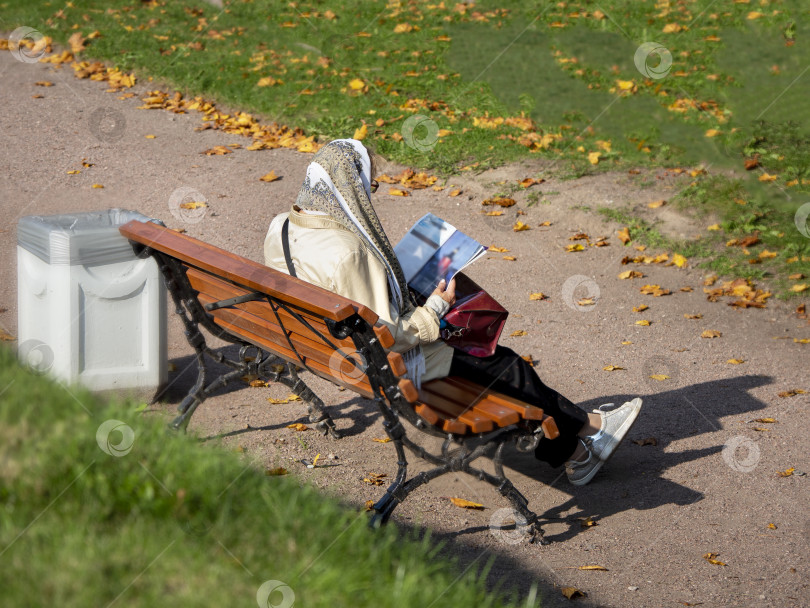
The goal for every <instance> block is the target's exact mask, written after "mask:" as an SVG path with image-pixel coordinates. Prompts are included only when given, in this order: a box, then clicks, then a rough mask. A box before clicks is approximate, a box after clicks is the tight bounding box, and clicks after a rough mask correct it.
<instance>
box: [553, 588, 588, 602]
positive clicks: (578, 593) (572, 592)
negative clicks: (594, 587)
mask: <svg viewBox="0 0 810 608" xmlns="http://www.w3.org/2000/svg"><path fill="white" fill-rule="evenodd" d="M560 593H562V594H563V595H564V596H565V597H566V598H567V599H569V600H572V599H574V598H576V597H588V594H587V593H585V592H584V591H582V590H581V589H577V588H576V587H563V588H562V589H560Z"/></svg>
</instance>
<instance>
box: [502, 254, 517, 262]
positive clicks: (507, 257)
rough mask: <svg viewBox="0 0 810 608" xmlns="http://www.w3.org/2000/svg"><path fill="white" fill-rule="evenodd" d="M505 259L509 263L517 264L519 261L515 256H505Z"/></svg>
mask: <svg viewBox="0 0 810 608" xmlns="http://www.w3.org/2000/svg"><path fill="white" fill-rule="evenodd" d="M503 259H504V260H506V261H507V262H515V261H517V258H516V257H515V256H513V255H505V256H503Z"/></svg>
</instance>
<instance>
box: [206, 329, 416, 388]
mask: <svg viewBox="0 0 810 608" xmlns="http://www.w3.org/2000/svg"><path fill="white" fill-rule="evenodd" d="M217 323H218V324H219V325H221V326H222V327H223V328H225V329H227V330H229V331H231V332H232V333H234V334H235V335H238V336H240V337H243V339H244V340H246V341H247V342H251V343H252V344H255V345H256V346H258V347H259V348H264V349H265V350H270V351H272V352H273V353H274V354H277V355H278V356H280V357H282V358H283V359H286V360H287V361H288V362H290V363H292V364H295V365H301V361H300V360H299V359H298V357H296V356H295V353H293V352H292V351H291V350H290V349H289V347H287V348H285V347H283V346H280V345H278V344H276V343H275V342H273V341H271V340H269V339H267V338H266V337H264V336H257V335H255V334H252V333H249V332H245V331H244V330H242V329H240V328H238V327H236V326H233V325H231V324H230V323H228V322H227V321H226V320H224V319H217ZM304 363H305V364H306V365H307V367H308V368H309V369H311V370H312V371H313V372H315V373H316V374H318V375H319V376H320V377H321V378H324V379H325V380H329V381H330V382H334V383H335V384H338V385H340V386H343V387H346V388H348V389H351V390H353V391H355V392H356V393H359V394H361V395H362V396H363V397H366V398H368V399H373V398H374V393H373V391H372V390H371V385H370V384H369V383H368V382H366V381H365V380H357V381H353V382H346V381H344V380H342V379H340V378H339V377H336V376H335V375H334V374H333V373H332V370H331V369H329V366H327V365H323V364H322V363H320V362H318V361H316V360H314V359H308V358H306V357H304ZM408 382H410V381H409V380H408Z"/></svg>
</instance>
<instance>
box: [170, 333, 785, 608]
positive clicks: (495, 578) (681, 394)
mask: <svg viewBox="0 0 810 608" xmlns="http://www.w3.org/2000/svg"><path fill="white" fill-rule="evenodd" d="M231 349H233V352H230V351H231ZM224 352H226V353H227V354H228V355H233V354H235V347H226V349H225V351H224ZM173 363H174V365H175V367H176V372H175V373H174V374H172V377H171V378H170V381H169V384H168V385H167V387H166V388H165V389H164V390H163V391H162V393H161V394H160V396H159V400H160V401H161V402H163V403H168V404H175V405H176V404H178V403H179V402H180V401H182V399H183V397H184V396H185V394H186V393H187V392H188V390H189V389H190V388H191V387H192V386H193V385H194V382H195V381H196V379H197V366H196V359H195V357H194V356H186V357H181V358H178V359H175V360H173ZM208 369H209V373H208V381H210V380H212V379H214V378H216V377H217V376H218V375H219V374H221V373H223V372H225V371H227V370H228V369H229V368H227V367H226V366H224V365H221V364H216V363H212V362H210V361H209V368H208ZM303 379H304V381H305V382H307V383H309V382H310V376H309V374H304V375H303ZM772 382H773V379H772V378H771V377H769V376H762V375H750V376H738V377H734V378H726V379H722V380H716V381H710V382H703V383H700V384H693V385H689V386H683V387H679V388H675V389H673V390H668V391H661V392H656V393H652V394H648V395H642V397H643V399H644V407H643V409H642V413H641V415H640V416H639V419H638V421H637V422H636V425H635V426H634V427H633V430H632V431H631V433H630V435H629V436H628V438H627V441H625V443H624V444H623V445H622V447H621V449H620V450H619V451H617V453H616V455H615V456H614V457H613V458H612V459H611V461H610V463H608V465H606V466H605V468H604V469H603V470H602V471H600V473H599V474H598V475H597V477H596V478H594V480H593V481H592V482H591V483H590V484H588V485H587V486H583V487H578V488H577V487H574V486H572V485H570V484H569V483H568V481H567V479H566V478H565V475H564V473H563V472H562V470H561V469H552V468H550V467H548V466H546V465H544V464H543V463H540V462H538V461H537V460H536V459H535V458H534V457H533V455H532V454H524V453H520V452H517V451H516V450H514V449H512V450H510V451H509V452H508V453H507V454H506V458H505V464H506V466H507V468H508V469H512V470H514V471H517V472H519V473H521V474H523V475H525V476H527V477H530V478H531V479H534V480H535V481H537V482H539V483H540V484H542V485H543V486H548V487H554V488H556V489H557V490H561V491H563V492H565V493H567V494H569V498H568V499H567V500H565V501H564V502H562V503H559V504H548V503H547V502H545V503H544V501H543V498H542V495H540V496H532V495H527V498H528V499H529V506H530V508H532V509H533V510H535V512H537V513H538V514H539V515H540V523H541V525H543V526H547V525H549V524H556V526H555V530H556V529H559V528H560V527H561V526H560V525H559V524H561V523H562V524H563V525H562V528H563V529H562V531H561V532H555V533H552V534H549V533H547V534H546V537H545V538H546V540H548V541H550V542H564V541H567V540H570V539H572V538H574V537H576V536H578V535H579V534H582V533H585V532H587V530H588V529H587V528H585V527H583V526H582V523H581V522H582V518H586V517H590V518H592V519H594V520H596V521H599V520H604V519H607V518H609V517H611V516H612V515H616V514H618V513H621V512H624V511H628V510H631V509H636V510H647V509H655V508H658V507H661V506H664V505H668V504H672V505H678V506H688V505H691V504H693V503H696V502H698V501H700V500H702V499H703V498H704V495H703V494H702V493H701V492H699V491H696V490H694V489H692V488H690V487H688V486H687V485H683V484H680V483H677V482H675V481H672V480H671V479H668V478H667V477H665V476H664V473H665V472H666V471H668V470H670V469H673V468H675V467H677V466H679V465H682V464H684V463H688V462H692V461H695V460H699V459H702V458H706V457H718V458H719V457H720V453H721V452H722V450H723V443H719V442H718V441H720V440H717V441H712V440H710V441H708V443H710V445H708V446H706V445H705V444H706V443H707V441H706V440H705V439H704V440H703V441H702V443H703V444H704V446H705V447H701V448H696V449H683V450H677V451H676V450H669V451H668V450H667V448H668V447H669V446H670V445H671V444H674V443H675V442H677V441H680V440H684V439H688V438H692V437H698V436H700V435H703V434H706V433H713V432H715V431H720V430H722V422H721V421H722V419H723V418H726V417H730V416H739V415H743V414H750V413H752V412H755V411H757V410H762V409H764V408H765V407H766V404H765V403H763V402H762V401H759V400H758V399H756V398H754V397H753V396H751V395H750V393H749V391H750V390H751V389H755V388H757V387H761V386H765V385H768V384H771V383H772ZM244 388H246V387H245V385H244V383H242V382H239V381H235V382H232V383H231V384H229V385H227V386H225V387H220V388H218V389H217V390H216V391H214V392H213V393H212V395H211V396H215V395H225V394H229V393H235V392H237V391H240V390H242V389H244ZM316 392H317V391H316ZM636 396H637V394H616V395H609V396H605V397H602V398H599V399H595V400H589V401H585V402H583V403H580V404H579V405H580V406H581V407H583V408H584V409H586V410H591V409H594V408H596V407H598V406H599V405H600V404H603V403H610V402H613V403H618V404H620V403H624V402H625V401H628V400H630V399H632V398H634V397H636ZM345 397H346V399H345V400H342V401H341V402H340V403H333V404H329V403H327V408H328V409H329V411H330V412H331V414H332V417H333V418H334V419H335V421H336V423H337V426H338V429H340V430H341V431H342V432H343V433H344V436H345V437H351V436H353V435H358V434H360V433H361V432H363V430H365V429H366V428H367V427H368V426H369V425H371V424H372V423H373V422H374V421H376V420H377V418H379V412H377V410H376V406H375V405H374V404H373V403H372V402H371V401H369V400H367V399H364V398H362V397H359V396H355V395H353V394H352V393H349V392H348V391H347V392H346V393H345ZM352 406H356V407H352ZM201 407H205V404H203V406H201ZM347 410H350V411H347ZM306 420H307V413H306V409H305V408H304V407H302V410H301V415H300V417H298V418H297V419H296V420H285V421H284V422H282V423H280V424H274V425H266V426H262V427H250V428H247V429H240V430H237V431H232V432H229V433H224V434H219V435H212V436H211V437H206V438H201V439H202V440H206V439H212V438H216V437H228V436H232V435H239V434H242V433H248V432H261V431H271V430H278V429H281V428H284V427H285V426H286V425H287V424H289V423H290V422H306ZM347 423H348V424H350V426H347ZM409 428H410V427H409ZM651 437H652V438H655V440H656V442H657V445H644V446H640V445H637V444H634V443H633V440H640V439H644V438H651ZM414 460H415V457H414V456H413V455H412V454H409V461H414ZM517 485H518V487H519V489H521V490H522V491H524V493H525V492H526V491H525V488H521V487H520V486H521V485H522V484H520V483H519V482H518V484H517ZM396 525H397V526H398V527H399V528H401V529H402V530H403V531H406V530H407V531H408V532H409V533H416V534H417V535H423V534H425V533H426V531H425V530H424V529H422V528H418V527H415V526H410V525H408V524H406V523H404V522H397V524H396ZM488 531H489V528H488V527H484V526H471V527H468V528H464V529H460V530H456V531H452V532H442V533H437V532H432V533H431V534H432V536H433V537H434V538H435V539H437V540H439V541H440V542H442V543H443V545H444V547H443V549H442V550H441V552H440V554H442V555H447V556H448V557H449V556H453V557H456V558H458V560H459V564H460V568H461V569H467V568H476V569H479V568H483V567H484V565H486V564H488V563H489V562H490V560H493V558H495V559H494V560H493V561H492V563H491V564H490V566H491V567H490V569H489V570H488V572H487V581H488V585H489V586H490V587H491V588H493V589H496V588H500V589H504V588H506V589H513V590H515V592H517V593H518V594H519V596H520V597H521V598H525V597H527V595H528V594H529V593H531V587H532V585H535V584H536V585H537V588H538V591H539V594H540V597H541V598H542V603H543V605H544V606H557V605H559V606H563V605H567V604H568V603H569V600H566V599H565V598H564V597H563V596H562V595H561V594H560V591H559V586H558V585H556V584H555V583H554V582H553V581H551V580H549V579H547V578H539V577H538V575H537V572H536V571H533V570H529V569H527V568H525V566H524V565H523V564H521V563H520V561H518V560H517V559H515V558H514V557H513V556H512V555H510V553H509V545H503V546H501V545H498V546H496V548H495V549H491V548H485V547H478V546H476V543H475V541H474V538H475V537H474V536H473V535H474V534H475V533H481V532H484V533H487V532H488ZM467 537H470V538H471V539H473V543H472V544H470V542H469V541H467V540H465V539H466V538H467ZM542 551H543V547H542V546H539V545H538V546H537V552H538V555H539V556H541V557H542ZM577 604H578V605H580V606H583V607H585V606H596V605H597V604H595V603H593V602H592V601H591V600H590V599H588V598H581V599H579V600H578V601H577Z"/></svg>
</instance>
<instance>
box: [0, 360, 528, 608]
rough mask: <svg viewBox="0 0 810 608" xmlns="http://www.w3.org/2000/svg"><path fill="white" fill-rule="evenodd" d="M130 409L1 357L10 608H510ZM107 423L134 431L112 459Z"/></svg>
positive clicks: (324, 504)
mask: <svg viewBox="0 0 810 608" xmlns="http://www.w3.org/2000/svg"><path fill="white" fill-rule="evenodd" d="M135 409H136V405H135V404H133V403H106V402H102V401H100V400H99V399H97V398H95V397H93V396H92V395H91V394H89V393H87V392H86V391H84V390H81V389H78V388H70V389H69V390H68V389H65V388H62V387H60V386H57V385H55V384H53V383H51V382H50V381H48V380H46V379H45V378H44V377H42V376H36V375H33V374H31V373H29V372H28V371H27V370H24V369H22V368H20V367H19V366H18V365H17V364H16V362H15V361H14V356H13V354H12V352H11V350H10V349H8V348H0V436H1V438H0V456H2V458H0V462H1V463H2V465H1V468H0V565H1V567H0V587H2V589H3V603H4V605H7V606H34V605H37V606H82V607H84V606H109V605H111V604H112V605H119V606H149V607H152V606H165V605H171V606H254V605H256V604H255V601H256V594H257V591H258V590H259V588H260V586H261V585H262V583H263V582H264V581H267V580H278V581H282V582H284V583H286V584H287V585H289V587H290V588H291V589H292V590H293V592H294V593H295V600H296V604H295V605H296V606H329V607H330V608H332V607H340V606H346V607H352V608H353V607H355V606H380V607H383V606H391V607H397V608H400V607H410V606H412V607H414V608H416V607H418V608H424V607H426V606H429V605H432V602H434V601H436V600H438V601H437V604H436V605H444V604H447V603H452V604H454V605H460V606H476V607H478V606H505V605H507V603H506V601H505V600H499V599H497V598H495V596H493V595H491V594H489V593H487V592H486V591H485V589H484V583H483V582H482V581H481V578H480V576H483V575H480V574H478V573H476V570H478V568H471V569H470V571H469V572H467V573H466V574H464V575H463V576H460V572H461V570H460V569H459V568H458V567H457V566H456V565H455V563H453V561H452V559H450V558H447V557H446V556H444V555H439V553H438V551H439V549H438V548H437V545H436V544H435V543H434V542H433V541H431V540H430V538H429V537H425V538H423V539H421V540H420V539H418V538H416V536H415V534H414V533H411V532H407V531H400V530H398V529H397V528H396V527H395V526H393V525H391V526H387V527H385V528H383V529H381V530H378V531H372V530H370V529H369V528H368V526H367V521H368V519H367V515H366V514H364V513H359V512H357V511H355V510H353V509H349V508H346V507H344V506H341V505H339V504H337V503H336V502H335V501H334V500H332V499H329V498H327V497H324V496H323V495H321V494H320V493H318V492H317V491H316V490H315V489H313V488H311V487H309V486H307V485H306V484H305V483H302V481H301V480H299V479H297V478H296V477H294V476H285V477H267V476H265V475H264V474H263V473H262V472H261V471H260V470H257V469H256V468H254V467H251V466H249V463H248V462H246V459H243V458H240V457H239V456H237V455H236V454H234V453H231V452H227V451H225V450H222V449H219V448H212V447H203V446H201V445H200V444H199V442H197V441H195V440H194V439H192V438H189V437H185V436H174V435H167V431H166V428H165V426H164V424H163V423H162V422H161V421H160V420H159V419H155V418H149V417H147V418H145V417H143V416H141V415H138V414H136V413H135ZM109 419H116V420H119V421H122V422H124V423H125V424H127V425H129V427H130V428H131V429H132V430H133V432H134V443H132V447H131V451H129V452H128V453H126V454H125V455H122V456H120V457H114V456H110V455H108V454H107V453H105V452H104V451H102V450H101V449H100V447H99V444H98V443H97V436H96V435H97V432H98V429H99V426H100V425H101V424H102V423H103V422H104V421H106V420H109ZM123 438H124V436H123V435H122V433H121V432H120V431H113V432H112V433H111V434H110V435H109V440H110V443H111V444H119V443H121V441H122V439H123ZM103 445H105V446H106V445H107V444H106V443H103ZM280 601H281V595H280V593H279V592H276V593H275V594H274V595H273V596H272V597H271V598H270V605H277V604H278V602H280ZM509 605H515V604H509Z"/></svg>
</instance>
